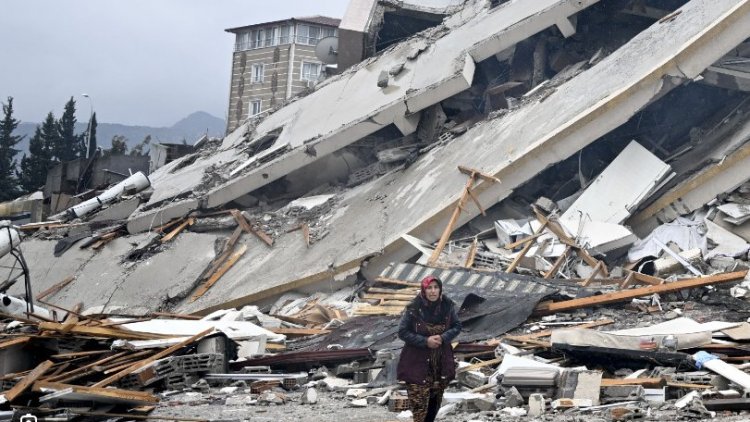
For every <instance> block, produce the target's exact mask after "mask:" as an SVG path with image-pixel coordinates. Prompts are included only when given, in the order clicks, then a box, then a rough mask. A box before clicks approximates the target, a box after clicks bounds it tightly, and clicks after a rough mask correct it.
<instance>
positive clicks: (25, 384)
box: [0, 360, 54, 403]
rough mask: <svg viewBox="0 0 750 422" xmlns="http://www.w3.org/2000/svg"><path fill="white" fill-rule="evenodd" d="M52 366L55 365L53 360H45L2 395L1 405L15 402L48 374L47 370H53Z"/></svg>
mask: <svg viewBox="0 0 750 422" xmlns="http://www.w3.org/2000/svg"><path fill="white" fill-rule="evenodd" d="M52 365H54V364H53V363H52V361H51V360H45V361H44V362H42V363H40V364H39V365H37V367H36V368H34V369H33V370H32V371H31V372H29V373H28V375H26V376H25V377H23V378H22V379H21V380H20V381H18V383H16V385H14V386H13V388H11V389H10V390H8V391H6V392H4V393H3V394H2V395H0V403H5V402H12V401H13V400H15V399H16V398H17V397H18V396H20V395H21V394H23V392H24V391H26V390H27V389H28V388H29V387H31V384H33V383H34V382H35V381H36V380H37V379H38V378H39V377H41V376H42V375H44V373H45V372H47V370H48V369H49V368H51V367H52Z"/></svg>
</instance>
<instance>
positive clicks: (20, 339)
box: [0, 336, 31, 350]
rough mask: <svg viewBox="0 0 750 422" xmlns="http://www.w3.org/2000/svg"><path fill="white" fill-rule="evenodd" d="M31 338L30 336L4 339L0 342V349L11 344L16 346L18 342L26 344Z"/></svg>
mask: <svg viewBox="0 0 750 422" xmlns="http://www.w3.org/2000/svg"><path fill="white" fill-rule="evenodd" d="M30 340H31V337H27V336H24V337H16V338H14V339H10V340H6V341H3V342H2V343H0V350H3V349H7V348H9V347H12V346H17V345H19V344H26V343H28V342H29V341H30Z"/></svg>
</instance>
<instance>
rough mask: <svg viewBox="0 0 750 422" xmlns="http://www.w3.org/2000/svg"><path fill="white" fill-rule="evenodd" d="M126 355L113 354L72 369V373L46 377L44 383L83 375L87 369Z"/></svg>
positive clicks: (123, 353) (120, 353)
mask: <svg viewBox="0 0 750 422" xmlns="http://www.w3.org/2000/svg"><path fill="white" fill-rule="evenodd" d="M127 354H128V352H118V353H114V354H112V355H110V356H107V357H104V358H101V359H99V360H96V361H94V362H91V363H89V364H87V365H84V366H81V367H79V368H76V369H73V370H72V371H68V372H65V373H62V374H58V375H55V376H51V377H47V379H46V381H50V382H56V381H60V380H63V379H67V378H69V377H72V376H74V375H78V374H81V373H84V372H86V370H87V369H90V368H93V367H94V366H97V365H102V364H105V363H107V362H111V361H113V360H115V359H117V358H119V357H121V356H125V355H127Z"/></svg>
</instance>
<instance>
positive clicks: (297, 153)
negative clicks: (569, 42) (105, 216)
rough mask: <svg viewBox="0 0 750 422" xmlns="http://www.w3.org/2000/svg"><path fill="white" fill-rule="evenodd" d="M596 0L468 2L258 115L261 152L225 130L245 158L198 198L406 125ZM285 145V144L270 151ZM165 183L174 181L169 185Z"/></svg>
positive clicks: (213, 197)
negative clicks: (483, 68) (491, 5)
mask: <svg viewBox="0 0 750 422" xmlns="http://www.w3.org/2000/svg"><path fill="white" fill-rule="evenodd" d="M597 2H598V0H538V1H535V2H532V3H529V2H526V1H512V2H509V3H506V4H504V5H502V6H499V7H497V8H495V9H492V10H489V9H486V8H478V7H475V8H471V11H472V13H468V12H465V11H462V12H459V13H457V14H456V15H454V16H452V17H451V18H449V19H447V20H446V22H445V28H442V29H436V30H431V31H426V32H423V33H421V34H420V35H418V36H416V37H415V38H412V39H409V40H407V41H405V42H403V43H400V44H398V45H396V46H394V47H393V48H391V49H389V50H387V51H386V52H384V53H383V54H382V55H381V56H379V57H376V58H373V59H371V60H368V61H366V62H363V63H361V64H360V65H358V66H356V67H354V68H352V69H350V71H348V72H346V73H344V74H342V75H339V76H337V77H335V78H332V79H330V80H328V81H326V82H324V83H323V84H321V87H320V88H319V89H317V90H316V91H314V92H313V93H311V94H310V95H308V96H306V97H304V98H301V99H299V100H297V101H294V102H292V103H290V104H288V105H287V106H285V107H283V108H281V109H279V110H278V111H276V112H275V113H273V114H271V115H269V116H268V117H267V118H265V119H264V120H262V121H261V122H260V123H259V124H258V126H257V127H256V128H255V134H256V136H255V137H254V142H257V141H259V140H261V139H266V138H267V137H268V135H269V134H272V133H275V132H277V131H279V130H281V132H280V133H279V134H278V137H277V138H276V140H275V142H274V144H273V145H272V146H270V147H269V148H268V149H267V150H265V151H263V152H262V153H261V154H259V155H256V156H252V157H249V156H247V155H246V153H245V148H246V145H247V144H246V142H245V139H244V137H243V136H238V135H237V133H236V132H235V133H233V134H232V135H230V136H229V137H228V138H227V139H225V142H224V143H223V145H222V152H221V153H219V154H221V155H225V154H227V152H228V151H229V152H230V153H228V154H227V155H228V156H232V157H233V158H237V157H238V156H244V159H241V161H242V163H237V165H234V166H231V165H229V163H224V164H226V167H225V168H224V170H226V171H227V172H228V173H229V174H230V175H232V177H231V178H230V180H229V181H227V182H226V183H223V184H221V185H220V186H218V187H216V188H214V189H212V190H210V191H209V192H208V194H207V196H206V197H205V203H202V204H201V205H202V206H204V207H206V208H214V207H217V206H220V205H223V204H226V203H227V202H229V201H232V200H234V199H236V198H239V197H241V196H243V195H246V194H248V193H250V192H252V191H254V190H256V189H258V188H260V187H262V186H265V185H266V184H268V183H271V182H273V181H274V180H277V179H279V178H281V177H283V176H285V175H287V174H289V173H291V172H292V171H294V170H297V169H299V168H301V167H304V166H306V165H308V164H310V163H312V162H313V161H316V160H318V159H320V158H322V157H323V156H325V155H327V154H330V153H332V152H334V151H337V150H339V149H341V148H343V147H345V146H347V145H350V144H352V143H354V142H356V141H358V140H360V139H362V138H363V137H365V136H367V135H370V134H372V133H374V132H376V131H378V130H380V129H382V128H384V127H386V126H388V125H391V124H394V123H398V126H399V128H404V127H406V128H407V129H406V130H407V131H408V130H413V127H414V126H413V124H411V125H410V124H408V123H409V122H408V119H405V118H406V117H407V116H410V115H412V114H414V113H417V112H419V111H420V110H423V109H425V108H427V107H429V106H432V105H434V104H437V103H439V102H440V101H443V100H445V99H447V98H449V97H451V96H453V95H455V94H457V93H459V92H462V91H464V90H466V89H468V88H469V87H471V83H472V80H473V77H474V70H475V61H478V60H484V59H485V58H487V57H489V56H491V55H493V54H496V53H499V52H501V51H502V50H504V49H506V48H508V47H510V46H513V45H515V44H516V43H518V42H520V41H522V40H524V39H526V38H528V37H530V36H532V35H534V34H536V33H538V32H540V31H542V30H544V29H545V28H548V27H550V26H552V25H555V23H556V22H560V21H561V20H565V19H567V18H568V17H570V16H572V15H574V14H576V13H577V12H579V11H581V10H583V9H585V8H586V7H589V6H590V5H592V4H595V3H597ZM477 4H480V5H481V4H484V3H483V2H477ZM446 29H447V30H446ZM384 74H385V75H388V76H387V78H388V83H387V86H385V87H382V88H381V87H380V86H379V85H382V83H380V84H379V81H382V80H383V75H384ZM413 122H414V120H413V119H412V121H411V123H413ZM243 133H244V132H243ZM286 150H290V151H289V152H286V153H283V154H281V155H280V156H279V157H276V158H271V157H274V156H275V155H278V154H280V153H282V152H284V151H286ZM240 154H241V155H240ZM265 159H268V160H269V162H267V163H264V164H262V165H260V166H259V167H257V168H252V169H251V170H243V171H239V172H237V174H234V171H235V170H239V169H241V168H243V167H244V166H245V163H249V162H251V163H255V162H256V161H258V162H263V161H264V160H265ZM205 160H212V163H213V162H214V161H215V160H213V159H211V158H206V159H204V160H199V161H197V162H196V163H195V164H193V165H194V166H203V167H204V168H209V166H208V165H206V162H205ZM176 175H179V173H176ZM176 175H175V176H172V177H170V178H168V179H167V180H170V181H174V182H167V181H164V182H163V183H160V180H161V179H160V178H159V177H154V178H153V179H152V185H153V187H154V190H155V192H154V195H156V197H157V198H159V200H160V201H163V200H165V199H167V198H166V197H167V196H168V195H163V194H160V193H159V190H160V189H162V187H161V186H162V184H168V183H172V184H174V185H179V186H180V189H179V191H181V192H185V191H187V190H189V189H190V188H189V187H186V186H187V185H189V183H184V182H180V181H176ZM194 183H195V182H194V181H193V184H194ZM169 189H173V187H172V186H171V185H170V186H169ZM154 202H155V200H151V201H150V203H151V204H153V203H154ZM165 206H166V207H169V205H165ZM151 213H153V211H152V212H151ZM149 214H150V213H146V214H145V215H144V214H137V215H134V216H133V217H131V219H130V220H129V222H128V230H129V231H130V232H131V233H134V232H138V231H142V230H146V229H147V227H148V226H149V225H150V223H149V222H148V221H147V220H148V219H149V218H150V215H149Z"/></svg>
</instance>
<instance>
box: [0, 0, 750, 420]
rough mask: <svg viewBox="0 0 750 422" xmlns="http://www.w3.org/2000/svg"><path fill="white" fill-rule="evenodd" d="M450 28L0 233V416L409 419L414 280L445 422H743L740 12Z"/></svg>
mask: <svg viewBox="0 0 750 422" xmlns="http://www.w3.org/2000/svg"><path fill="white" fill-rule="evenodd" d="M362 3H368V2H366V1H364V0H356V1H354V2H353V6H352V8H353V9H356V10H359V11H361V10H363V9H362V7H363V5H362ZM369 3H372V4H371V6H372V7H373V8H374V9H373V10H374V12H373V13H375V12H377V13H383V14H387V13H394V12H392V11H391V9H398V7H400V6H399V5H398V4H395V3H394V2H389V3H388V4H387V5H386V6H387V7H386V6H384V5H383V2H369ZM369 3H368V4H369ZM392 3H393V4H392ZM398 3H404V2H398ZM437 3H440V2H437ZM453 3H455V2H453ZM453 3H451V5H450V6H451V7H450V8H449V9H450V12H446V16H445V19H443V20H442V23H439V24H437V23H436V24H435V26H433V27H430V28H427V29H425V30H424V31H422V32H419V33H417V34H414V35H413V36H412V37H410V38H407V39H404V40H402V41H401V42H397V43H394V44H392V45H391V46H389V47H388V48H385V49H384V50H383V51H380V52H379V53H378V55H376V56H374V57H370V58H368V59H366V60H365V61H364V62H362V63H360V64H356V65H354V66H352V67H351V68H349V69H347V70H346V71H344V72H342V73H341V74H340V75H337V76H335V77H332V78H331V79H329V80H327V81H325V82H323V83H321V84H319V85H318V86H317V87H316V89H315V90H314V91H313V92H311V93H309V95H307V96H305V97H303V98H297V99H294V100H293V101H290V102H289V103H287V104H285V105H283V106H281V107H280V108H279V109H278V110H276V111H275V112H273V113H271V114H269V115H268V116H266V117H264V118H263V119H250V120H248V121H247V122H245V124H244V125H242V126H241V127H240V128H238V129H237V130H236V131H234V132H233V133H231V134H230V135H228V136H227V137H226V138H225V139H223V140H209V141H207V142H203V143H202V146H201V147H200V149H199V150H198V151H197V152H196V153H195V154H192V155H189V156H186V157H183V158H182V159H179V160H176V161H174V162H172V163H170V164H168V165H166V166H165V167H162V168H160V169H158V170H157V171H156V172H155V173H153V174H151V175H149V176H148V177H146V176H144V175H142V174H136V175H133V176H131V177H130V178H127V179H126V180H124V181H123V182H121V183H119V184H117V185H115V186H113V187H111V188H108V189H103V190H102V191H101V192H93V193H92V195H96V196H93V197H92V198H91V199H89V200H87V201H85V202H82V203H81V204H78V205H77V206H75V207H73V208H71V209H70V210H68V211H67V212H65V213H63V214H61V215H58V216H56V217H57V218H55V219H53V220H51V221H46V222H41V223H34V224H29V225H26V226H22V227H18V228H13V227H11V226H8V225H4V226H3V227H2V228H0V269H2V271H4V272H2V273H0V275H3V278H4V280H1V281H2V284H0V293H2V298H1V299H2V300H1V301H0V302H1V303H0V312H1V313H2V314H3V315H2V317H3V318H4V321H5V325H4V327H3V331H2V340H1V342H0V353H2V354H3V359H2V360H1V361H0V362H2V365H3V367H2V368H0V369H2V372H0V376H2V381H3V385H2V389H3V391H4V393H3V396H2V397H3V398H4V399H3V400H4V403H3V406H4V408H3V409H5V410H7V412H8V413H0V415H7V416H14V415H15V416H18V415H19V414H20V413H23V412H27V413H28V412H31V413H34V414H37V413H38V414H40V415H46V416H49V417H50V418H68V419H72V418H73V417H75V415H93V414H95V415H98V416H92V417H106V418H120V417H121V418H124V419H145V418H159V419H180V420H192V419H190V418H193V419H199V420H218V419H248V418H250V417H253V418H258V417H259V414H262V415H265V416H263V417H266V416H267V417H268V419H269V420H275V421H280V420H298V419H299V418H301V417H305V416H304V415H305V412H307V410H306V409H316V410H317V411H320V412H323V413H326V414H328V415H330V416H331V418H335V417H342V418H343V417H346V418H348V419H350V420H357V418H358V417H359V416H357V415H362V416H361V419H362V420H389V419H394V418H397V417H398V418H402V419H405V420H408V418H409V417H410V416H409V415H408V405H407V400H406V397H405V393H404V389H403V386H402V385H399V384H398V381H397V380H396V379H395V365H396V363H397V360H398V356H399V350H400V348H401V346H402V343H401V342H400V340H398V338H397V335H396V331H397V325H398V321H399V318H400V315H401V313H402V311H403V309H404V307H405V306H406V305H407V304H408V303H409V301H410V300H411V299H412V298H413V297H414V296H415V295H416V294H417V293H418V284H417V283H418V281H419V280H421V279H422V278H423V277H425V276H427V275H433V276H437V277H439V278H440V279H441V280H443V286H444V293H445V294H446V295H448V296H450V297H451V298H452V299H453V300H454V301H455V302H456V303H458V304H460V306H461V310H460V313H459V316H460V318H461V319H462V322H463V326H464V331H463V332H462V333H461V335H460V336H459V337H458V338H457V343H456V344H455V345H454V352H455V354H456V356H457V357H458V359H459V362H458V365H459V369H458V373H459V375H458V378H457V380H456V381H455V382H454V383H453V384H452V385H451V386H450V388H449V390H448V391H447V393H446V396H445V399H444V402H443V408H442V409H441V414H440V416H441V417H442V418H444V419H446V420H467V419H475V420H498V419H503V418H506V417H509V416H513V417H522V416H526V417H529V418H537V417H541V416H543V415H545V416H544V417H546V418H556V417H558V416H571V417H574V418H587V417H591V418H594V419H596V418H602V417H605V418H611V419H614V420H629V419H636V418H642V417H648V418H661V419H675V418H692V419H696V420H698V419H704V418H707V417H710V416H713V415H714V414H717V415H719V416H724V415H736V414H738V413H739V414H744V413H743V412H745V411H746V410H750V401H749V400H748V399H746V398H745V396H746V394H747V392H748V391H750V375H748V374H747V373H746V372H745V370H746V369H747V365H748V362H750V354H748V353H747V350H749V349H748V343H749V342H750V330H748V327H750V325H748V318H750V278H748V277H747V271H748V268H749V267H750V264H748V263H749V262H750V258H748V251H749V250H750V244H749V243H748V241H750V184H749V183H750V182H748V180H750V170H749V169H750V166H749V165H748V162H747V161H748V157H749V156H750V154H749V153H750V143H748V140H750V135H749V134H750V125H748V117H750V102H749V101H748V96H747V93H746V92H747V91H748V90H750V89H749V88H748V85H747V80H750V77H748V76H747V75H750V70H748V69H747V63H748V61H750V59H748V58H747V57H750V42H748V41H747V38H748V37H750V3H749V2H746V1H741V0H711V1H709V0H691V1H679V0H678V1H672V0H650V1H635V2H631V1H616V2H597V1H595V0H587V1H572V0H544V1H538V2H524V1H508V2H497V1H484V0H467V1H465V2H463V3H462V4H461V5H456V4H453ZM532 3H533V4H532ZM412 6H413V5H411V6H408V7H410V8H413V7H412ZM383 7H386V9H387V10H386V11H383V10H381V8H383ZM404 7H407V5H404ZM438 9H440V8H438ZM446 10H447V9H446ZM378 11H379V12H378ZM377 13H376V14H377ZM415 13H417V14H418V13H419V8H416V9H414V10H412V9H409V13H404V14H403V15H398V16H397V18H398V19H410V18H409V17H410V16H411V17H413V16H414V14H415ZM430 13H433V14H434V13H435V12H434V11H431V12H430ZM449 13H450V14H449ZM389 16H390V15H389ZM432 18H433V19H432V20H431V21H433V20H434V18H435V16H432ZM389 19H390V17H389ZM344 21H345V22H347V25H349V26H348V27H347V28H349V29H350V30H352V28H355V27H356V25H355V24H362V25H365V26H366V25H367V24H366V23H365V22H363V21H361V19H360V21H358V23H357V22H351V21H348V19H347V18H345V19H344ZM396 22H397V23H398V22H401V21H399V20H396ZM381 23H382V24H383V25H384V26H383V27H384V28H385V27H387V26H388V25H390V24H391V23H392V22H391V21H390V20H389V21H388V22H385V23H383V22H381ZM412 23H413V22H412ZM408 27H410V26H409V25H404V28H408ZM355 29H356V28H355ZM360 29H362V31H361V32H362V33H363V34H365V35H366V37H365V38H367V37H375V38H377V31H378V25H377V24H376V25H375V26H374V27H372V28H369V27H363V28H360ZM355 32H356V31H355ZM24 257H25V258H24ZM27 264H28V265H27ZM6 273H8V276H7V277H5V276H4V274H6ZM18 280H24V283H16V281H18ZM82 310H84V311H82ZM28 351H33V353H28ZM297 405H300V406H297ZM247 406H250V407H249V408H245V407H247ZM308 406H312V407H308ZM219 407H223V410H222V409H219ZM351 407H356V408H358V410H356V411H355V410H352V409H351ZM278 409H286V410H278ZM149 412H151V413H150V414H149ZM216 412H219V413H216ZM123 413H124V414H126V415H127V416H117V415H122V414H123ZM104 414H106V416H102V415H104ZM196 415H202V416H198V417H196ZM550 415H551V416H550ZM15 416H14V417H15ZM201 418H202V419H201ZM66 420H67V419H66Z"/></svg>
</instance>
